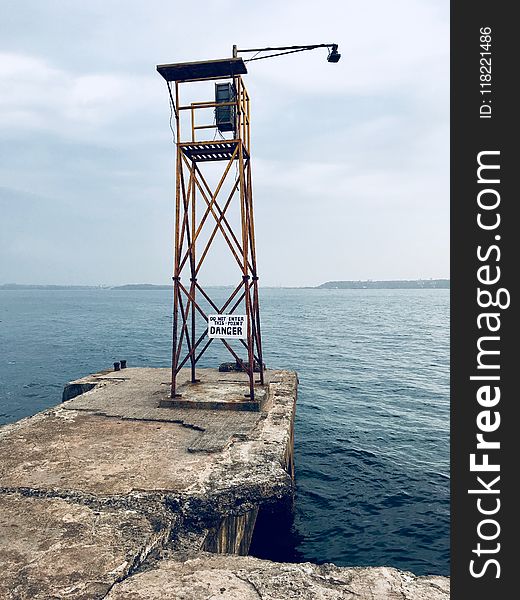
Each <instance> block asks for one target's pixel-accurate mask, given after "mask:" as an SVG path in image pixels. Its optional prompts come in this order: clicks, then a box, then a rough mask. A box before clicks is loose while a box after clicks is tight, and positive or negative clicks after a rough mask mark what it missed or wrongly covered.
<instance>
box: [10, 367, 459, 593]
mask: <svg viewBox="0 0 520 600" xmlns="http://www.w3.org/2000/svg"><path fill="white" fill-rule="evenodd" d="M200 377H201V379H203V381H205V382H207V383H209V384H210V385H209V386H208V388H207V389H208V390H211V389H213V387H214V386H215V385H216V384H217V383H218V384H219V385H221V386H222V388H223V389H225V387H226V385H229V386H231V387H233V389H235V387H236V385H237V384H241V382H242V381H243V380H244V379H245V376H244V375H243V374H240V373H225V374H222V373H218V371H216V370H214V369H201V370H200ZM182 378H184V379H186V378H187V374H186V373H183V374H182V376H181V380H182ZM168 379H169V370H168V369H126V370H124V371H119V372H117V373H107V372H104V373H98V374H94V375H90V376H88V377H85V378H82V379H80V380H78V381H76V382H73V383H72V384H71V387H68V388H67V389H68V392H67V393H66V394H65V397H70V398H71V399H69V400H67V401H66V402H64V403H63V404H61V405H60V406H58V407H56V408H53V409H50V410H48V411H44V412H42V413H39V414H37V415H35V416H33V417H31V418H27V419H23V420H21V421H19V422H18V423H13V424H11V425H7V426H5V427H2V428H0V453H1V455H2V461H1V463H0V598H2V599H3V598H6V600H28V599H29V598H31V599H34V600H47V599H48V600H53V599H54V600H65V599H68V600H100V599H102V598H109V599H111V600H115V599H118V600H119V599H123V598H125V599H128V600H140V599H145V598H146V599H147V600H153V599H155V598H157V599H159V598H160V599H163V598H164V599H165V600H166V599H168V600H169V599H170V598H172V599H173V598H175V599H179V600H180V599H185V600H197V599H199V598H200V599H202V598H204V599H205V600H208V599H209V598H221V599H223V600H224V599H226V598H228V599H233V600H241V599H242V598H243V599H244V600H248V599H250V598H262V599H263V600H268V599H269V600H271V599H272V600H282V599H285V598H300V599H303V600H305V599H307V598H308V599H309V600H310V599H311V598H312V600H319V599H327V600H328V599H329V598H330V599H336V598H361V599H362V598H367V599H369V598H370V600H383V599H384V600H386V599H388V600H393V599H394V598H395V599H397V598H399V599H401V600H440V599H445V598H447V597H448V594H447V592H446V591H445V590H446V589H447V587H448V585H449V580H447V579H446V578H416V577H414V576H413V575H411V574H406V573H401V572H399V571H396V570H394V569H384V568H380V569H339V568H337V567H334V566H330V565H329V566H316V565H310V564H308V563H305V564H301V565H290V564H276V563H271V562H269V561H260V560H257V559H254V558H251V557H237V556H229V555H212V554H208V553H206V552H203V551H202V548H209V549H211V550H213V549H214V548H218V549H220V550H222V551H224V552H230V551H237V550H236V549H239V551H240V552H247V548H248V544H249V541H250V534H251V530H252V527H253V525H254V522H255V516H256V513H257V512H258V507H259V506H260V505H261V504H271V503H272V504H276V503H277V502H285V501H287V500H289V501H290V500H291V499H292V495H293V492H294V486H293V480H292V478H291V471H292V440H293V422H294V412H295V402H296V394H297V377H296V374H295V373H291V372H289V371H268V372H267V373H266V381H267V382H268V383H267V387H266V390H265V392H266V400H265V403H264V404H263V409H262V411H261V412H243V411H231V410H207V409H202V410H200V409H193V408H159V402H160V400H161V398H164V397H166V395H167V391H168V383H167V382H168ZM188 387H189V386H188ZM184 389H188V388H186V387H185V388H184ZM201 389H203V388H201V387H198V388H197V392H198V393H199V394H200V390H201ZM76 393H80V395H78V396H75V397H72V396H74V394H76ZM219 393H220V392H219ZM238 538H240V539H238ZM209 542H211V543H209Z"/></svg>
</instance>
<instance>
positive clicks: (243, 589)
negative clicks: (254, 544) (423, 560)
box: [107, 553, 450, 600]
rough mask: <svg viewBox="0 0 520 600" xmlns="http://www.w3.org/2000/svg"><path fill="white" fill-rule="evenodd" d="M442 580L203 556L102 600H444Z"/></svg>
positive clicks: (160, 568) (134, 580) (173, 564)
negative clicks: (171, 599)
mask: <svg viewBox="0 0 520 600" xmlns="http://www.w3.org/2000/svg"><path fill="white" fill-rule="evenodd" d="M449 595H450V586H449V580H448V579H447V578H446V577H433V576H431V577H416V576H415V575H413V574H412V573H407V572H404V571H399V570H397V569H392V568H389V567H356V568H347V567H336V566H334V565H331V564H326V565H314V564H311V563H299V564H287V563H274V562H270V561H266V560H260V559H257V558H253V557H251V556H229V555H228V556H224V555H215V554H206V553H202V554H200V555H199V556H197V557H196V558H194V559H190V560H186V561H177V560H174V559H168V560H163V561H161V562H160V563H158V565H157V566H156V567H155V568H152V569H150V570H148V571H146V572H143V573H138V574H136V575H133V576H132V577H129V578H128V579H126V580H125V581H123V582H121V583H118V584H116V585H115V586H114V587H113V588H112V590H111V591H110V593H109V594H108V596H107V600H125V599H126V600H129V599H131V600H164V599H166V598H175V599H176V600H177V599H178V600H181V599H182V600H209V599H214V600H216V599H219V600H292V599H295V600H296V599H298V600H447V599H448V598H449Z"/></svg>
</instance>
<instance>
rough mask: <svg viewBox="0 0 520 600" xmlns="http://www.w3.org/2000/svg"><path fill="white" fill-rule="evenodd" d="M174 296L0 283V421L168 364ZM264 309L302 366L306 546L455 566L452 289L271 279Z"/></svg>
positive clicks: (425, 566)
mask: <svg viewBox="0 0 520 600" xmlns="http://www.w3.org/2000/svg"><path fill="white" fill-rule="evenodd" d="M226 292H229V290H224V289H218V288H216V289H214V294H213V295H214V298H215V299H216V300H218V298H219V296H221V297H222V298H223V297H224V296H225V295H226ZM171 296H172V294H171V292H169V291H168V290H116V289H112V290H110V289H88V290H36V289H35V290H0V424H2V423H9V422H12V421H15V420H17V419H20V418H22V417H25V416H28V415H32V414H34V413H36V412H38V411H40V410H42V409H45V408H47V407H49V406H52V405H55V404H57V403H59V402H60V400H61V392H62V389H63V385H64V384H65V383H66V382H67V381H69V380H71V379H76V378H78V377H81V376H83V375H87V374H88V373H92V372H95V371H99V370H101V369H106V368H110V367H111V366H112V363H113V362H114V361H116V360H120V359H126V360H127V362H128V365H129V366H168V364H169V362H170V354H171V304H172V302H171ZM261 317H262V337H263V345H264V358H265V362H266V364H267V366H268V367H272V368H286V369H291V370H296V371H298V375H299V379H300V387H299V396H298V404H297V418H296V441H295V460H296V484H297V497H296V511H295V520H294V540H295V542H294V544H295V548H294V552H295V556H296V557H297V559H298V560H309V561H314V562H320V563H323V562H333V563H335V564H337V565H341V566H352V565H360V566H361V565H388V566H394V567H398V568H401V569H406V570H410V571H412V572H414V573H416V574H419V575H421V574H432V573H433V574H442V575H447V574H448V572H449V508H450V506H449V291H448V290H442V289H433V290H421V289H417V290H380V289H378V290H327V289H284V288H277V289H263V290H262V292H261ZM210 351H211V352H210ZM221 360H229V358H228V357H227V356H226V355H225V354H223V353H222V352H220V351H219V347H218V346H217V345H216V344H213V345H212V346H210V350H209V351H208V354H207V355H206V356H205V357H204V364H202V366H216V364H218V362H219V361H221Z"/></svg>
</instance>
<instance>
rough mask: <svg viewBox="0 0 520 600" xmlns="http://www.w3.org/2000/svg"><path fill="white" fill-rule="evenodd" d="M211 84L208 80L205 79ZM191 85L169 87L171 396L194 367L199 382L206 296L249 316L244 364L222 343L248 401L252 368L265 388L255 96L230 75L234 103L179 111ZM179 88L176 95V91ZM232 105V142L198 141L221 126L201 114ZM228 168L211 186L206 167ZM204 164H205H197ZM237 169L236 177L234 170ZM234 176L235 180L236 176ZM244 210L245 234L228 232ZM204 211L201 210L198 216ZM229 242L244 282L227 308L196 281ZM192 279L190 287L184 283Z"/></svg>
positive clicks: (229, 311)
mask: <svg viewBox="0 0 520 600" xmlns="http://www.w3.org/2000/svg"><path fill="white" fill-rule="evenodd" d="M210 79H213V78H208V80H210ZM185 83H186V82H179V81H175V82H172V83H170V82H169V83H168V91H169V94H170V98H171V100H172V104H173V108H174V111H175V122H176V123H175V125H176V183H175V234H174V265H173V331H172V369H171V397H172V398H175V397H176V396H178V393H177V375H178V373H179V371H180V369H181V368H182V367H183V366H184V365H185V364H186V363H188V362H189V365H190V367H191V378H190V380H191V382H192V383H196V382H197V381H198V380H197V370H196V366H197V363H198V361H199V360H200V358H201V357H202V356H203V355H204V353H205V352H206V350H207V349H208V347H209V346H210V344H211V343H212V341H213V338H208V337H207V327H206V328H205V331H204V333H203V334H202V335H199V337H198V339H195V338H196V329H197V328H196V324H197V319H200V318H202V319H204V320H205V322H206V323H207V319H208V315H207V314H206V313H205V312H204V310H203V308H202V307H201V305H200V298H203V299H204V300H205V301H206V302H207V303H208V304H209V305H210V306H211V308H212V309H213V310H214V311H215V312H216V313H218V314H224V313H225V314H232V313H233V312H234V311H235V310H236V309H237V308H238V306H240V304H242V302H243V303H244V305H245V313H246V316H247V339H246V340H239V342H240V343H241V344H242V346H243V347H245V349H246V350H247V358H246V359H245V360H243V359H242V358H241V357H240V356H239V355H238V354H237V352H236V351H235V349H234V348H233V347H232V346H231V344H230V343H229V342H228V340H226V339H222V340H221V341H222V343H223V344H224V346H225V347H226V348H227V349H228V351H229V352H230V354H231V355H232V356H233V358H234V359H235V361H237V363H239V364H240V365H241V367H242V369H243V370H244V371H245V372H246V373H247V375H248V379H249V394H248V395H249V397H250V398H251V399H253V398H254V395H255V366H258V367H259V381H258V383H260V384H261V385H263V383H264V373H263V357H262V338H261V327H260V307H259V292H258V272H257V267H256V246H255V228H254V218H253V195H252V179H251V157H250V144H251V135H250V114H251V113H250V98H249V94H248V92H247V90H246V88H245V86H244V83H243V81H242V78H241V77H240V76H235V77H233V83H234V86H235V90H236V98H235V101H233V102H227V103H218V104H217V103H216V102H192V103H190V104H187V105H182V104H181V102H180V86H181V85H183V84H185ZM173 86H174V95H175V98H174V96H173V93H172V92H173V90H172V87H173ZM223 105H224V106H227V105H229V106H235V111H236V130H235V132H234V134H233V137H232V139H225V140H212V141H209V140H205V141H197V132H199V131H203V130H208V129H212V128H216V127H217V126H216V125H215V124H202V125H199V124H197V123H196V118H197V116H198V115H199V114H200V113H201V112H202V111H204V110H206V109H214V108H215V107H217V106H223ZM183 111H189V115H190V125H191V126H190V131H189V138H191V139H189V138H188V139H185V138H184V132H183V128H182V123H181V114H182V113H183ZM215 161H220V162H224V161H225V162H224V167H223V171H222V175H221V177H220V179H219V181H218V183H217V185H216V186H215V187H214V189H212V188H211V186H210V185H209V183H208V180H207V178H206V177H205V176H204V173H203V168H202V165H203V164H204V162H215ZM199 162H200V164H199ZM233 165H237V170H236V171H237V172H236V174H234V173H233V170H232V168H231V167H232V166H233ZM233 177H234V180H232V178H233ZM229 180H232V181H231V182H230V183H231V191H230V192H229V193H228V194H227V197H225V198H224V199H223V200H220V198H221V196H222V194H221V192H222V190H223V188H224V184H225V183H228V182H229ZM234 202H239V206H240V230H239V231H235V230H234V229H233V227H232V226H231V224H230V222H229V220H228V218H227V211H228V209H229V207H230V206H231V205H232V204H233V203H234ZM199 205H200V206H201V207H202V214H198V213H200V212H201V211H200V209H199ZM210 224H213V227H212V229H211V233H210V235H209V238H208V239H207V241H206V243H205V244H204V246H203V247H200V248H199V247H198V246H197V242H198V241H199V238H200V234H201V231H202V229H203V228H204V227H208V226H209V225H210ZM219 233H220V234H221V235H222V237H223V238H224V240H225V242H226V245H227V248H228V250H229V251H230V253H231V254H232V255H233V257H234V259H235V261H236V263H237V268H238V273H239V276H240V281H239V282H238V283H237V285H236V287H235V288H234V289H233V291H232V293H231V294H230V295H229V297H228V298H227V299H226V301H225V302H224V304H223V305H222V306H220V307H219V306H217V304H216V303H215V302H214V301H213V300H212V299H211V296H210V294H209V293H208V291H207V290H204V289H203V287H202V286H201V284H200V283H199V282H198V281H197V275H198V274H199V271H200V268H201V267H202V265H203V263H204V260H205V259H206V257H207V255H208V254H209V252H210V250H211V246H212V243H213V241H214V240H215V237H216V236H217V234H219ZM183 278H185V279H186V278H187V279H188V281H189V284H186V285H184V284H183V283H182V280H183Z"/></svg>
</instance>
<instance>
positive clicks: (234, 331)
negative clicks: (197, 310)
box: [208, 315, 247, 340]
mask: <svg viewBox="0 0 520 600" xmlns="http://www.w3.org/2000/svg"><path fill="white" fill-rule="evenodd" d="M208 337H210V338H220V339H222V338H231V339H243V340H245V339H246V338H247V320H246V315H209V316H208Z"/></svg>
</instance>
